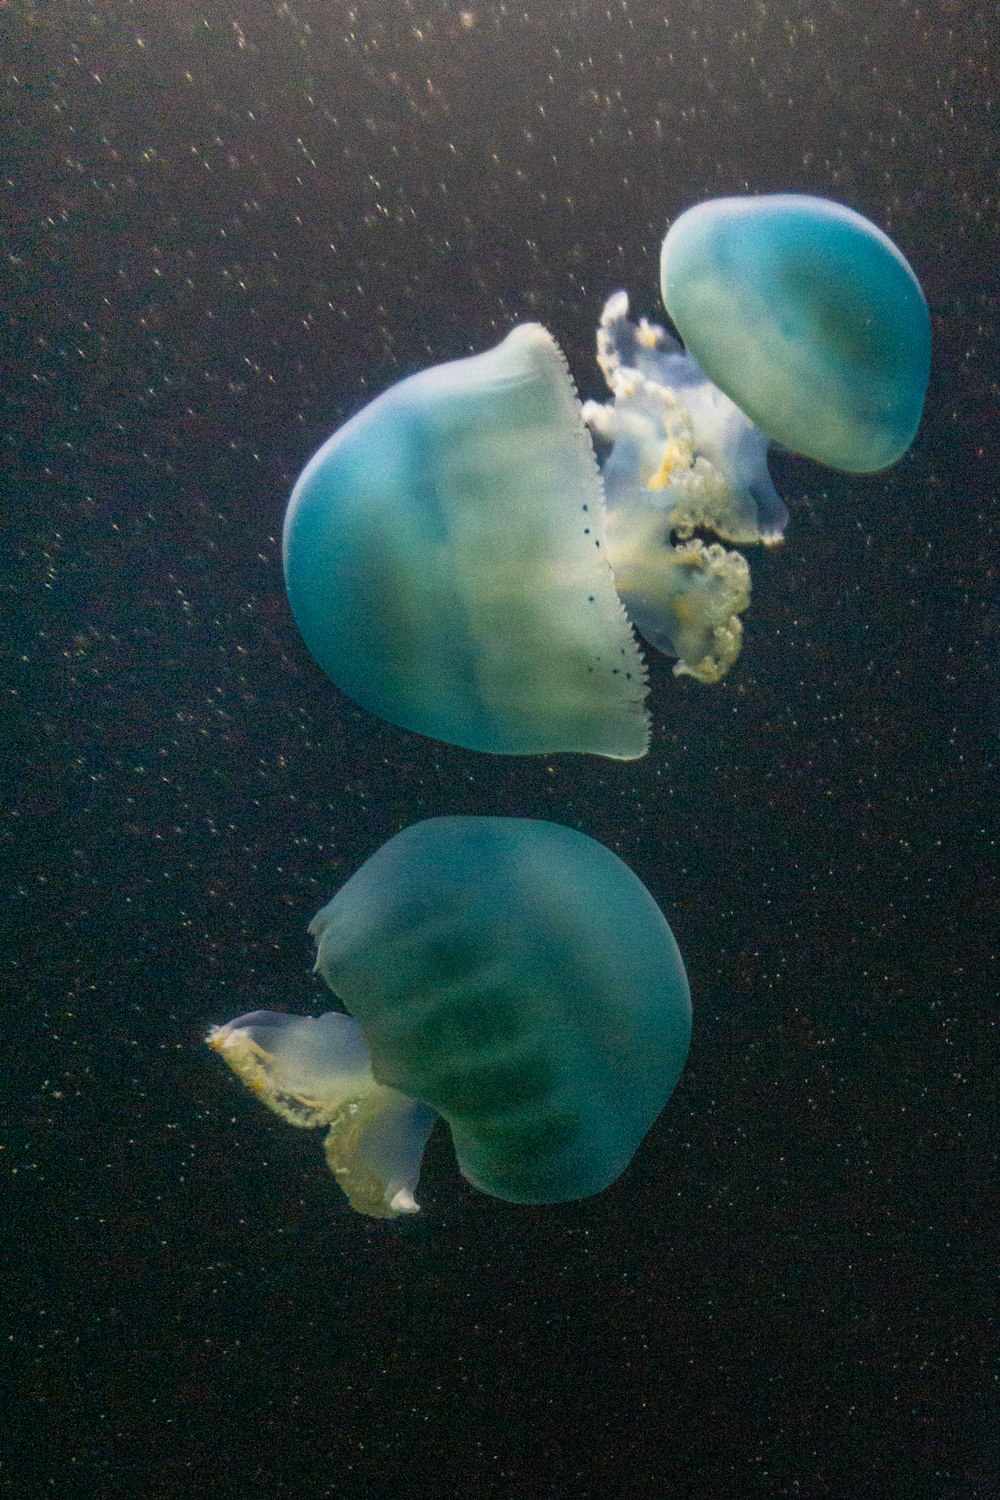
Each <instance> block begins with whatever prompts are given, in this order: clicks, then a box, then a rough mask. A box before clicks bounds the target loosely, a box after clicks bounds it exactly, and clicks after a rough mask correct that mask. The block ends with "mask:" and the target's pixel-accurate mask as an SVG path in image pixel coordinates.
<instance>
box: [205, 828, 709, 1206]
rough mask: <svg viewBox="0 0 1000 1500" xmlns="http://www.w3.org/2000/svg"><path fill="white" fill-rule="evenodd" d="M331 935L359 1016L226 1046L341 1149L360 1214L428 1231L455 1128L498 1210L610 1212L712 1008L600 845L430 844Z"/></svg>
mask: <svg viewBox="0 0 1000 1500" xmlns="http://www.w3.org/2000/svg"><path fill="white" fill-rule="evenodd" d="M309 930H310V932H311V933H312V935H313V937H314V938H315V939H316V944H317V958H316V968H317V970H318V971H319V972H320V973H321V974H322V976H323V978H324V979H325V980H326V982H327V984H328V985H329V987H330V989H331V990H332V991H333V992H334V994H335V995H336V996H337V998H338V999H339V1000H340V1001H341V1002H342V1003H343V1004H344V1005H345V1006H346V1008H347V1010H348V1011H349V1012H350V1014H349V1015H344V1014H341V1013H339V1012H327V1013H326V1014H324V1015H321V1016H317V1017H315V1018H310V1017H304V1016H291V1015H282V1014H279V1013H278V1012H275V1011H254V1012H252V1013H250V1014H249V1015H245V1016H240V1017H238V1018H237V1019H236V1020H233V1021H230V1022H229V1023H228V1024H227V1025H224V1026H218V1027H215V1028H214V1029H213V1030H212V1031H211V1032H210V1033H209V1036H208V1041H209V1044H210V1046H212V1047H213V1048H214V1049H215V1050H216V1051H217V1052H218V1053H219V1054H220V1055H221V1056H222V1057H223V1058H224V1060H225V1061H226V1062H227V1063H228V1064H229V1065H230V1067H231V1068H232V1069H233V1070H234V1072H235V1073H236V1074H237V1075H238V1076H239V1077H240V1078H241V1079H242V1080H243V1082H244V1083H246V1084H247V1086H248V1087H249V1088H251V1089H252V1090H253V1092H254V1093H255V1094H256V1095H257V1096H258V1098H260V1099H262V1100H263V1102H264V1103H265V1104H267V1105H268V1106H269V1107H270V1108H271V1109H272V1110H274V1111H275V1113H277V1114H279V1115H280V1116H281V1117H282V1118H283V1119H286V1120H288V1121H290V1122H291V1123H292V1124H294V1125H300V1126H305V1127H320V1128H323V1129H325V1130H326V1132H327V1134H326V1156H327V1160H328V1162H329V1165H330V1167H331V1170H332V1171H333V1173H334V1175H335V1176H336V1178H337V1181H338V1182H339V1184H340V1186H341V1187H342V1189H343V1190H344V1192H345V1194H346V1195H347V1197H348V1199H349V1201H350V1203H351V1205H352V1207H353V1208H355V1209H356V1210H358V1212H360V1213H365V1214H369V1215H372V1216H374V1217H376V1218H392V1217H395V1216H397V1215H399V1214H404V1213H412V1212H414V1211H415V1210H416V1208H417V1203H416V1198H415V1193H416V1188H417V1180H418V1177H419V1172H420V1161H421V1156H422V1153H423V1149H424V1145H425V1143H426V1141H427V1138H428V1136H429V1134H430V1131H431V1128H432V1126H433V1124H434V1122H435V1120H436V1119H437V1118H438V1116H440V1117H441V1118H442V1119H443V1120H444V1121H445V1123H446V1124H447V1126H448V1128H449V1130H450V1132H451V1136H452V1140H453V1142H454V1147H455V1154H456V1156H457V1158H458V1164H459V1167H460V1169H461V1171H462V1174H463V1176H465V1177H466V1178H467V1180H468V1181H469V1182H470V1183H472V1185H473V1186H474V1187H477V1188H479V1189H480V1190H481V1191H482V1192H484V1193H488V1194H490V1195H492V1196H493V1197H496V1198H503V1199H506V1200H507V1201H509V1202H512V1203H560V1202H565V1201H568V1200H571V1199H576V1198H584V1197H587V1196H589V1195H591V1194H593V1193H598V1192H600V1191H601V1190H602V1189H603V1188H606V1187H608V1186H609V1185H610V1184H611V1183H612V1182H614V1181H615V1180H616V1179H617V1178H618V1177H619V1176H620V1175H621V1173H622V1172H623V1171H624V1170H625V1168H626V1167H627V1166H628V1164H629V1162H630V1161H631V1159H632V1157H633V1156H634V1154H635V1152H636V1150H637V1149H638V1147H639V1145H640V1143H641V1141H642V1139H643V1137H644V1136H645V1134H646V1132H647V1131H648V1130H649V1128H650V1126H651V1125H652V1124H653V1122H654V1120H655V1119H656V1117H657V1116H658V1115H659V1113H660V1111H661V1110H662V1109H663V1107H664V1105H665V1104H666V1102H667V1100H668V1099H669V1097H670V1095H671V1093H672V1092H673V1090H674V1088H675V1086H676V1084H677V1081H678V1079H679V1078H680V1075H681V1071H682V1069H683V1067H684V1062H685V1059H686V1056H687V1050H688V1043H689V1039H690V1033H691V1004H690V995H689V991H688V983H687V976H686V974H685V971H684V964H683V961H682V959H681V956H680V953H679V952H678V949H677V944H676V943H675V941H674V938H673V934H672V933H671V931H670V928H669V927H668V925H667V922H666V920H665V918H664V916H663V914H662V912H661V911H660V909H659V907H658V906H657V905H656V903H655V902H654V900H653V898H652V896H651V895H650V894H649V892H648V891H647V890H646V888H645V886H644V885H643V884H642V882H641V881H640V880H639V879H638V878H637V876H635V875H634V874H633V873H632V871H631V870H630V869H629V868H628V866H627V865H625V864H623V863H622V861H621V860H620V859H618V858H617V856H616V855H614V854H612V853H611V851H610V850H608V849H606V848H604V846H603V845H601V844H598V843H596V842H595V840H593V839H591V838H588V837H587V836H586V835H585V834H582V833H576V832H574V831H572V830H571V829H568V828H564V827H562V826H560V825H558V824H555V823H547V822H540V821H533V820H528V819H521V818H478V817H456V818H432V819H430V820H428V821H426V822H423V823H417V824H414V825H413V826H412V827H410V828H407V829H405V830H404V831H403V832H402V833H399V834H397V835H396V836H395V838H392V839H390V840H389V842H388V843H387V844H385V845H383V846H382V848H381V849H379V850H378V851H377V853H376V854H374V855H373V856H372V857H371V859H369V860H368V862H367V863H366V864H364V865H363V866H362V867H361V869H360V870H358V871H357V873H356V874H355V875H353V876H352V877H351V879H350V880H349V881H348V882H347V884H346V885H344V886H343V887H342V889H341V890H340V891H339V892H338V893H337V895H336V896H335V897H334V898H333V900H332V901H330V902H329V904H328V905H327V906H325V907H324V908H323V909H322V911H320V912H319V913H318V914H317V916H316V917H315V918H314V920H313V922H312V924H311V926H310V929H309Z"/></svg>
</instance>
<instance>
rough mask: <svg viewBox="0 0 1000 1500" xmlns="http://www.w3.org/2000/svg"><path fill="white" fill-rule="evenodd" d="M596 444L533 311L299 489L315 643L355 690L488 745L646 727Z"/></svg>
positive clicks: (424, 726) (642, 737) (364, 426)
mask: <svg viewBox="0 0 1000 1500" xmlns="http://www.w3.org/2000/svg"><path fill="white" fill-rule="evenodd" d="M603 521H604V516H603V495H602V490H601V481H600V476H599V473H598V469H597V463H596V459H595V457H594V452H593V448H592V446H591V443H590V439H589V438H588V436H587V433H586V431H585V429H584V426H583V421H582V417H581V412H580V404H579V402H578V400H577V398H576V393H575V390H574V388H573V383H572V381H571V379H570V376H569V373H568V370H567V368H566V363H565V360H564V359H563V356H562V354H561V352H560V351H559V348H558V346H557V345H556V343H555V341H554V340H553V339H552V338H551V336H550V335H549V334H548V333H547V332H546V331H545V329H544V328H541V327H540V326H539V325H537V324H525V325H523V326H521V327H518V328H515V330H514V331H513V333H511V334H510V335H509V336H508V337H507V338H506V339H504V341H503V343H501V344H500V345H499V346H498V347H497V348H495V349H492V350H490V351H488V352H487V353H485V354H479V355H474V356H473V357H471V358H469V359H462V360H456V361H454V362H452V363H450V364H445V365H439V366H437V367H435V368H433V369H429V370H424V371H422V372H420V373H419V374H417V375H413V376H411V377H410V378H409V379H407V380H404V381H402V382H400V384H398V385H395V386H393V387H392V388H391V389H390V390H388V391H386V392H385V393H384V394H383V395H381V396H379V397H378V398H377V399H376V400H375V401H373V402H372V403H371V404H370V405H369V406H366V407H365V408H364V409H363V410H362V411H361V412H359V413H358V415H357V416H355V417H354V418H352V420H351V421H349V422H348V423H347V424H346V425H345V426H344V427H343V428H341V429H340V430H339V431H338V432H336V433H335V434H334V435H333V437H332V438H330V440H329V441H328V442H327V443H325V444H324V446H323V447H322V448H321V449H320V450H319V452H318V453H317V454H316V455H315V456H314V458H313V459H312V460H311V462H310V463H309V464H308V465H307V466H306V468H305V470H304V471H303V473H302V475H301V476H300V478H299V480H298V482H297V484H296V485H295V488H294V490H293V492H292V497H291V500H290V502H289V506H288V512H287V515H286V518H285V530H284V548H283V550H284V565H285V579H286V583H287V586H288V597H289V601H290V603H291V606H292V612H293V614H294V616H295V619H296V622H297V624H298V626H299V629H300V630H301V632H302V635H303V637H304V639H305V642H306V645H307V646H308V647H309V649H310V651H311V652H312V654H313V656H314V657H315V658H316V660H317V661H318V662H319V664H320V666H321V667H322V668H323V669H324V671H325V672H326V673H327V674H328V675H329V676H330V677H331V678H332V679H333V681H334V682H335V683H336V684H337V686H338V687H340V688H341V689H342V690H343V691H344V692H345V693H347V694H348V695H349V696H350V697H351V698H353V699H355V701H356V702H358V703H361V704H363V705H364V706H365V707H366V708H368V709H370V710H371V711H372V712H373V713H376V714H378V715H380V716H381V717H382V718H384V719H388V720H389V721H390V722H391V723H394V724H401V725H403V726H404V727H405V728H408V729H415V730H419V731H421V732H422V733H424V734H427V735H431V736H433V737H434V738H436V739H441V740H447V741H449V742H450V743H452V744H457V745H465V746H468V747H469V748H470V749H475V750H491V751H503V752H508V753H532V752H544V751H553V750H589V751H594V752H597V753H599V754H603V755H608V756H613V757H618V758H622V759H632V758H634V757H636V756H640V755H643V754H644V753H645V750H646V747H647V744H648V728H647V715H646V710H645V696H646V686H645V668H644V666H643V663H642V658H641V655H640V653H639V649H638V646H637V645H636V642H635V639H634V637H633V635H632V632H631V630H630V629H629V625H628V621H627V620H626V618H625V611H624V609H623V608H622V605H621V603H620V602H619V599H618V596H617V594H616V593H615V586H614V579H613V577H612V573H611V568H610V566H609V564H608V562H607V559H606V556H605V553H604V551H603V550H602V533H603Z"/></svg>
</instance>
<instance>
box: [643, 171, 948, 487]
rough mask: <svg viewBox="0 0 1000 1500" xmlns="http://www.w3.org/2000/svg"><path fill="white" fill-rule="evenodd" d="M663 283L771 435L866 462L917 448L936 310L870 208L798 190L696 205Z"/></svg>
mask: <svg viewBox="0 0 1000 1500" xmlns="http://www.w3.org/2000/svg"><path fill="white" fill-rule="evenodd" d="M660 285H661V290H662V293H663V301H664V305H665V306H666V309H667V311H668V312H669V314H670V316H671V318H672V319H673V321H674V323H675V324H676V326H677V329H678V331H679V332H680V335H681V337H682V338H683V340H684V343H685V346H686V348H687V349H688V351H689V352H690V353H691V354H693V355H694V357H695V358H696V359H697V361H698V363H699V365H700V366H701V368H702V369H703V370H704V371H705V373H706V375H707V376H708V377H709V379H710V380H712V381H713V382H714V383H715V384H716V385H717V386H718V387H719V388H720V389H721V390H723V391H725V392H726V394H727V395H728V396H730V397H731V398H732V400H733V401H734V402H735V403H736V404H737V406H739V408H740V409H741V410H742V411H744V412H746V413H747V414H748V416H749V417H750V418H751V419H752V420H753V421H754V423H755V424H756V425H757V426H758V427H759V428H760V429H761V430H762V431H763V432H765V433H766V434H767V435H768V436H769V437H770V438H773V439H774V440H776V441H778V442H781V443H783V444H785V446H786V447H788V448H791V449H793V450H794V451H795V452H797V453H802V454H805V455H806V456H807V457H808V458H813V459H816V460H818V461H819V462H820V463H824V464H829V465H830V466H831V467H833V468H837V469H844V470H847V471H848V472H858V473H867V472H873V471H875V470H878V469H883V468H886V467H887V466H888V465H889V464H892V463H895V461H896V460H897V459H898V458H900V457H901V456H902V454H904V453H905V452H906V450H907V448H908V447H909V446H910V443H911V442H912V440H913V437H914V434H915V432H916V430H917V426H918V424H919V422H920V414H921V411H922V409H923V402H924V393H925V391H926V388H927V378H928V373H929V370H930V348H931V334H930V317H929V314H928V311H927V303H926V301H925V299H924V295H923V292H922V291H921V289H920V283H919V282H918V280H917V278H916V276H915V275H914V273H913V271H912V269H911V267H910V266H909V264H908V262H907V261H906V259H905V257H904V256H903V254H902V253H901V251H900V250H899V249H898V248H897V247H896V246H895V245H894V244H893V242H892V240H890V239H889V238H888V236H887V235H885V234H883V233H882V231H881V230H880V229H878V228H876V226H875V225H874V224H872V223H870V222H869V221H868V220H867V219H865V218H864V217H863V216H862V215H861V214H858V213H855V212H854V211H853V210H851V209H849V208H845V207H843V206H842V205H841V204H839V203H831V202H829V201H828V200H826V199H823V198H813V197H808V196H805V195H801V194H791V193H778V194H774V195H769V196H763V197H758V198H717V199H712V200H710V201H709V202H707V203H700V204H697V205H696V206H695V207H694V208H690V209H688V210H687V211H686V212H685V213H683V214H681V216H680V217H679V218H678V219H677V220H676V222H675V223H674V224H673V225H672V226H671V228H670V231H669V233H668V234H667V237H666V239H665V240H664V242H663V249H662V253H661V258H660Z"/></svg>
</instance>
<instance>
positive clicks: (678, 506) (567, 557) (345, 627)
mask: <svg viewBox="0 0 1000 1500" xmlns="http://www.w3.org/2000/svg"><path fill="white" fill-rule="evenodd" d="M734 203H736V204H737V205H738V208H736V209H734V208H733V207H732V205H733V204H734ZM734 225H735V226H736V227H735V228H732V226H734ZM741 226H743V227H745V228H746V230H747V232H746V233H743V234H742V236H741V235H740V234H738V233H737V230H738V229H740V227H741ZM723 231H725V232H723ZM662 264H663V287H664V296H665V298H666V302H667V307H668V310H669V311H670V312H671V315H672V316H673V317H674V318H675V321H676V323H677V325H678V328H679V330H680V332H681V334H682V336H683V338H684V339H685V342H686V344H687V349H686V350H683V349H682V348H681V347H680V345H679V344H676V343H675V342H674V341H673V340H672V339H671V338H669V336H668V335H667V334H666V333H665V332H664V331H663V330H662V329H659V328H657V327H655V325H652V324H649V323H646V322H641V323H640V324H638V325H633V324H632V323H630V322H629V319H628V316H627V314H628V299H627V297H625V295H624V293H617V294H615V296H613V297H612V298H611V299H610V301H609V302H608V304H607V305H606V307H605V309H604V314H603V316H602V318H601V324H600V327H599V330H598V358H599V362H600V364H601V367H602V369H603V371H604V374H605V377H606V379H607V380H608V383H609V386H610V388H611V393H612V400H611V401H610V402H608V403H606V404H604V405H602V404H601V403H598V402H588V403H587V405H586V407H581V404H580V402H579V400H578V399H577V395H576V389H575V387H574V385H573V381H572V378H571V376H570V374H569V369H568V365H567V363H566V360H565V358H564V356H563V354H562V352H561V351H560V349H559V347H558V345H557V344H556V341H555V340H554V338H553V337H552V335H551V334H550V333H549V332H548V331H547V330H546V329H545V328H543V327H542V326H541V325H540V324H536V323H530V324H523V325H521V326H519V327H517V328H515V329H514V330H513V331H512V332H511V333H510V334H509V335H508V336H507V337H506V338H505V339H504V340H503V341H502V342H501V343H500V344H499V345H497V347H496V348H494V349H491V350H488V351H486V352H485V353H482V354H476V355H472V356H470V357H468V358H466V359H459V360H454V361H452V362H450V363H448V364H444V365H438V366H436V367H433V368H431V369H428V370H423V371H420V372H419V373H417V374H415V375H411V376H410V377H408V378H407V379H405V380H402V381H400V382H399V383H398V384H397V385H394V386H392V387H391V388H390V389H389V390H388V391H385V392H384V393H383V394H382V395H380V396H378V397H377V398H376V399H375V400H374V401H372V402H371V403H370V404H369V405H368V406H366V407H364V408H363V410H362V411H360V412H359V413H358V414H357V415H356V416H354V417H353V418H351V420H350V421H348V422H347V423H346V424H345V425H344V426H343V427H342V428H341V429H340V430H339V431H337V432H335V433H334V434H333V436H332V437H331V438H329V439H328V441H327V442H326V443H324V444H323V446H322V447H321V448H320V449H319V451H318V452H317V453H316V454H315V455H314V456H313V458H312V459H311V460H310V461H309V463H308V464H307V465H306V467H305V469H304V470H303V472H302V474H301V475H300V477H299V479H298V481H297V482H296V484H295V487H294V489H293V491H292V495H291V499H290V501H289V505H288V510H287V513H286V517H285V527H284V539H283V558H284V570H285V581H286V585H287V589H288V597H289V602H290V604H291V608H292V613H293V615H294V617H295V620H296V622H297V624H298V627H299V629H300V631H301V633H302V636H303V638H304V640H305V643H306V645H307V647H308V648H309V650H310V652H311V653H312V655H313V656H314V658H315V659H316V661H317V662H318V663H319V665H320V666H321V667H322V668H323V670H324V671H325V672H326V674H327V675H328V676H329V677H330V678H331V679H332V680H333V682H334V683H336V685H337V686H338V687H339V688H341V690H342V691H343V692H345V693H346V694H347V695H348V696H349V697H351V698H353V699H354V700H355V701H356V702H357V703H360V704H361V705H362V706H363V707H365V708H367V709H369V710H370V711H371V712H373V713H375V714H377V715H379V716H380V717H381V718H383V719H386V720H388V721H389V722H390V723H394V724H399V725H402V726H403V727H405V728H408V729H412V730H416V731H418V732H420V733H423V734H426V735H429V736H430V737H432V738H434V739H438V740H444V741H447V742H449V743H452V744H456V745H462V746H466V747H468V748H470V749H475V750H484V751H490V752H494V753H505V754H535V753H542V754H548V753H552V752H555V751H583V752H591V753H594V754H599V755H605V756H610V757H612V758H617V759H622V760H632V759H636V758H638V757H639V756H641V755H644V754H645V752H646V750H647V748H648V744H649V718H648V713H647V711H646V698H647V693H648V683H647V672H646V667H645V663H644V660H643V656H642V653H641V651H640V648H639V644H638V641H637V639H636V636H635V633H634V631H635V630H638V632H639V633H640V634H641V635H642V636H643V637H644V639H645V640H646V641H647V642H648V643H649V644H650V645H652V646H653V647H654V648H656V649H657V650H659V651H662V652H663V653H664V654H666V655H668V656H671V657H673V658H675V666H674V671H675V673H677V674H679V675H688V676H691V677H694V678H697V679H698V680H699V681H701V682H717V681H719V680H720V679H721V678H722V677H724V676H725V674H726V673H727V672H728V671H729V669H730V668H731V666H732V665H733V662H734V661H735V660H736V658H737V656H738V655H739V652H740V648H741V642H742V625H741V620H740V616H741V615H742V614H743V612H744V611H745V610H746V608H747V606H748V604H749V601H750V572H749V566H748V564H747V562H746V559H745V558H744V557H743V555H742V553H740V552H739V551H738V550H734V549H731V548H729V547H727V546H726V545H724V544H725V543H727V542H732V543H736V544H737V545H744V544H753V543H757V542H761V543H764V544H772V543H774V542H777V541H779V540H780V538H781V535H782V532H783V529H784V526H785V523H786V520H787V511H786V510H785V507H784V505H783V504H782V502H781V500H780V499H779V497H778V495H777V493H776V491H775V488H774V484H773V482H772V480H771V477H770V474H769V472H768V467H767V451H768V445H769V443H772V442H780V443H783V444H785V445H786V446H789V447H792V448H795V449H796V450H797V451H799V452H801V453H805V454H806V455H808V456H811V457H816V458H819V459H821V460H822V461H824V462H828V463H837V464H839V465H840V466H841V467H847V468H864V467H866V466H869V467H871V466H873V465H874V466H875V467H878V466H879V464H881V463H888V462H891V461H892V459H893V457H897V456H898V455H899V453H900V452H901V451H902V450H903V448H905V446H906V445H907V443H908V442H909V441H910V438H911V437H912V435H913V431H914V430H915V427H916V422H917V420H918V419H919V412H920V404H921V402H922V399H923V387H924V385H925V384H926V377H927V359H928V348H929V344H928V336H927V311H926V305H925V304H924V302H923V297H922V294H921V292H920V288H919V286H918V285H917V283H916V279H915V278H914V277H913V273H912V272H911V271H910V269H909V267H908V266H907V265H906V262H905V261H904V260H903V258H902V256H901V255H900V253H899V252H898V251H897V250H896V249H895V247H894V246H893V245H892V244H891V242H890V241H889V240H887V239H886V237H885V236H884V235H882V234H881V233H880V232H879V231H878V230H876V229H875V228H874V226H872V225H869V224H867V223H866V221H865V220H863V219H861V218H860V217H859V216H858V215H856V214H852V213H851V212H850V211H849V210H847V209H841V208H840V207H838V206H837V205H835V204H827V203H823V202H821V201H820V200H815V199H806V198H796V197H778V198H773V199H754V200H746V201H745V202H743V201H742V200H721V201H719V202H715V203H709V204H703V205H701V206H700V207H699V208H697V209H693V210H690V211H689V212H688V213H687V214H684V215H682V216H681V218H680V219H679V220H678V221H677V223H676V224H675V225H674V227H673V228H672V229H671V231H670V233H669V234H668V236H667V239H666V241H665V244H664V250H663V262H662ZM758 271H759V274H758ZM755 277H756V280H755ZM758 334H759V338H758ZM595 444H596V446H597V448H600V449H601V451H602V453H603V455H604V470H603V477H602V473H601V471H600V468H599V466H598V461H597V452H596V449H595Z"/></svg>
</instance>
